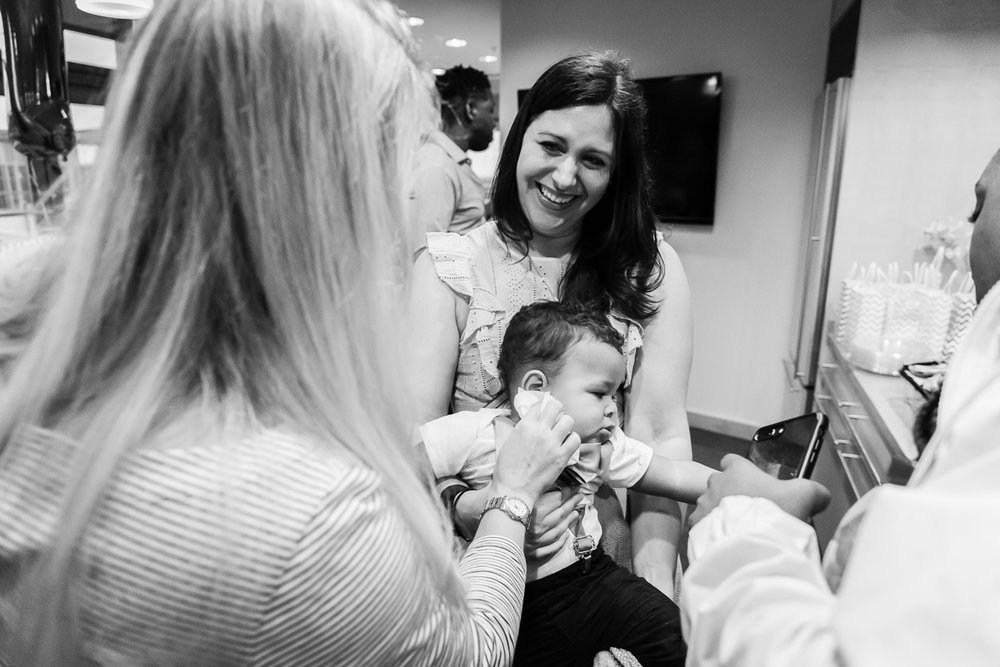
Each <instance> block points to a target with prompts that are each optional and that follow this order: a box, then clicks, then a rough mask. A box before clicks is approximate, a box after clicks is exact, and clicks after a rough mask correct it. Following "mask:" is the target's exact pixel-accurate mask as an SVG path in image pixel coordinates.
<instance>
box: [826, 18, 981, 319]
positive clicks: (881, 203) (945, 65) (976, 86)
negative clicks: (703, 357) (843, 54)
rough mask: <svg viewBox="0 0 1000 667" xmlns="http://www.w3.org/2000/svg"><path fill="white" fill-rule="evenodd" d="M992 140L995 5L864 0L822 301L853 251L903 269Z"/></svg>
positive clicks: (952, 207)
mask: <svg viewBox="0 0 1000 667" xmlns="http://www.w3.org/2000/svg"><path fill="white" fill-rule="evenodd" d="M998 146H1000V3H998V2H996V0H949V2H947V3H943V2H941V1H940V0H906V1H905V2H904V1H902V0H864V1H863V2H862V4H861V26H860V30H859V34H858V53H857V61H856V65H855V72H854V80H853V82H852V89H851V98H850V103H849V106H848V120H847V138H846V144H845V147H844V171H843V176H842V178H841V190H840V200H839V206H838V213H837V223H836V224H837V232H836V242H835V244H834V254H833V261H832V265H831V272H830V274H831V282H830V293H829V298H828V303H830V304H831V306H832V305H833V304H835V302H836V299H837V296H838V294H839V289H840V279H841V278H842V277H843V276H844V274H845V273H846V272H847V271H848V270H849V268H850V265H851V264H852V263H853V262H854V261H857V262H859V263H860V264H862V265H867V264H868V263H870V262H876V263H878V264H879V265H882V266H885V265H887V264H888V263H889V262H898V263H899V264H900V265H901V266H902V267H907V266H908V265H910V263H911V262H912V261H913V259H914V253H915V251H916V249H917V248H918V246H920V245H921V242H922V232H923V230H924V229H925V228H927V226H928V225H930V224H931V223H932V222H934V221H935V220H944V219H948V218H956V219H961V218H964V217H967V216H968V215H969V213H971V212H972V209H973V205H974V204H975V197H974V195H973V185H974V184H975V182H976V180H977V179H978V178H979V175H980V174H981V173H982V170H983V167H984V166H985V165H986V163H987V162H988V161H989V159H990V156H992V155H993V153H995V152H996V150H997V147H998Z"/></svg>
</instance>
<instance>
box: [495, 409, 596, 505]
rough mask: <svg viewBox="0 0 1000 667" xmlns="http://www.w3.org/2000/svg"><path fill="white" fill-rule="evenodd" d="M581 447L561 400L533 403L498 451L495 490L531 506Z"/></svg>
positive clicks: (550, 485) (578, 437)
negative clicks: (533, 405) (540, 404)
mask: <svg viewBox="0 0 1000 667" xmlns="http://www.w3.org/2000/svg"><path fill="white" fill-rule="evenodd" d="M579 448H580V436H578V435H577V434H575V433H573V419H572V417H570V416H569V415H567V414H565V413H563V409H562V403H560V402H559V401H555V400H553V401H548V402H547V403H546V404H545V406H544V407H542V406H535V407H533V408H531V409H530V410H528V412H527V413H526V414H525V415H523V416H522V417H521V419H520V421H518V423H517V425H516V426H515V427H514V430H513V431H512V432H511V434H510V437H508V438H507V441H506V442H505V443H504V445H503V447H501V448H500V451H499V453H498V454H497V464H496V469H495V470H494V472H493V484H492V486H493V487H494V488H495V490H496V492H497V493H498V494H510V495H515V496H518V497H519V498H521V499H523V500H524V501H525V502H527V503H528V504H529V505H531V506H534V505H535V504H536V502H537V501H538V498H539V496H541V495H542V493H543V492H544V491H546V490H548V489H550V488H552V484H553V482H555V480H556V477H558V476H559V473H561V472H562V470H563V468H565V467H566V464H567V463H568V462H569V459H570V457H571V456H572V455H573V454H574V453H576V451H577V450H578V449H579Z"/></svg>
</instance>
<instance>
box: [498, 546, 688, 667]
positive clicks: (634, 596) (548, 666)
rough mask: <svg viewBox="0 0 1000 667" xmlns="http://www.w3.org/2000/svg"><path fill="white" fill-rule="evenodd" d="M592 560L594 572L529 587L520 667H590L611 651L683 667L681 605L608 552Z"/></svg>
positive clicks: (564, 574) (576, 569)
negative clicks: (623, 565)
mask: <svg viewBox="0 0 1000 667" xmlns="http://www.w3.org/2000/svg"><path fill="white" fill-rule="evenodd" d="M590 560H591V563H590V567H589V572H585V569H587V568H585V566H584V564H583V563H584V561H577V562H576V563H575V564H573V565H571V566H569V567H567V568H564V569H562V570H560V571H559V572H556V573H555V574H552V575H549V576H548V577H545V578H543V579H539V580H537V581H532V582H529V583H528V584H527V586H526V587H525V591H524V612H523V613H522V615H521V630H520V633H519V635H518V639H517V648H516V650H515V652H514V667H528V666H530V665H539V666H545V667H554V666H558V665H566V666H567V667H580V666H587V667H589V666H590V665H592V664H593V662H594V656H595V655H597V653H599V652H600V651H603V650H606V649H608V648H611V647H615V648H621V649H626V650H627V651H630V652H631V653H632V655H634V656H635V657H636V659H637V660H638V661H639V662H640V663H641V664H642V665H643V667H658V666H663V667H683V665H684V659H685V657H686V655H687V646H686V645H685V644H684V639H683V637H682V636H681V621H680V611H679V610H678V609H677V605H675V604H674V603H673V602H672V601H671V600H670V598H668V597H667V596H666V595H664V594H663V593H661V592H660V591H659V590H658V589H657V588H655V587H654V586H653V585H652V584H650V583H649V582H647V581H646V580H645V579H643V578H641V577H638V576H636V575H634V574H632V573H631V572H629V571H628V570H626V569H625V568H622V567H619V566H618V565H616V564H615V562H614V561H613V560H611V558H610V557H609V556H607V555H606V554H605V553H604V551H603V550H601V549H598V550H597V551H596V552H594V555H593V556H592V557H591V559H590Z"/></svg>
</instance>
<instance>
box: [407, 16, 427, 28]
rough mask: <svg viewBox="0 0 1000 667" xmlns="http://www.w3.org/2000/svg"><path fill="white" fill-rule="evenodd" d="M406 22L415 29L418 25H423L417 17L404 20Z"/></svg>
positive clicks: (421, 20)
mask: <svg viewBox="0 0 1000 667" xmlns="http://www.w3.org/2000/svg"><path fill="white" fill-rule="evenodd" d="M406 22H407V23H409V24H410V25H411V26H412V27H414V28H416V27H417V26H418V25H423V24H424V20H423V19H422V18H420V17H419V16H411V17H409V18H408V19H406Z"/></svg>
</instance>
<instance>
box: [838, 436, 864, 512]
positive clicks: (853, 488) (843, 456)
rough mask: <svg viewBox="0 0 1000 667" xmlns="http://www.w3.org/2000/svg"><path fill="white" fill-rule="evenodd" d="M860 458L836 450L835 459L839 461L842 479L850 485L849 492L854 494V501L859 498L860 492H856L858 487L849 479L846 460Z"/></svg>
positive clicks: (852, 479) (849, 472) (849, 473)
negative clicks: (842, 471)
mask: <svg viewBox="0 0 1000 667" xmlns="http://www.w3.org/2000/svg"><path fill="white" fill-rule="evenodd" d="M859 458H861V457H860V456H858V455H857V454H848V453H846V452H842V451H840V450H839V449H838V450H837V459H838V460H839V461H840V467H841V468H843V469H844V477H846V478H847V483H848V484H850V485H851V491H852V492H853V493H854V499H855V501H856V500H858V499H859V498H861V491H859V490H858V485H857V484H855V483H854V478H853V477H851V471H850V469H848V467H847V459H859Z"/></svg>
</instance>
